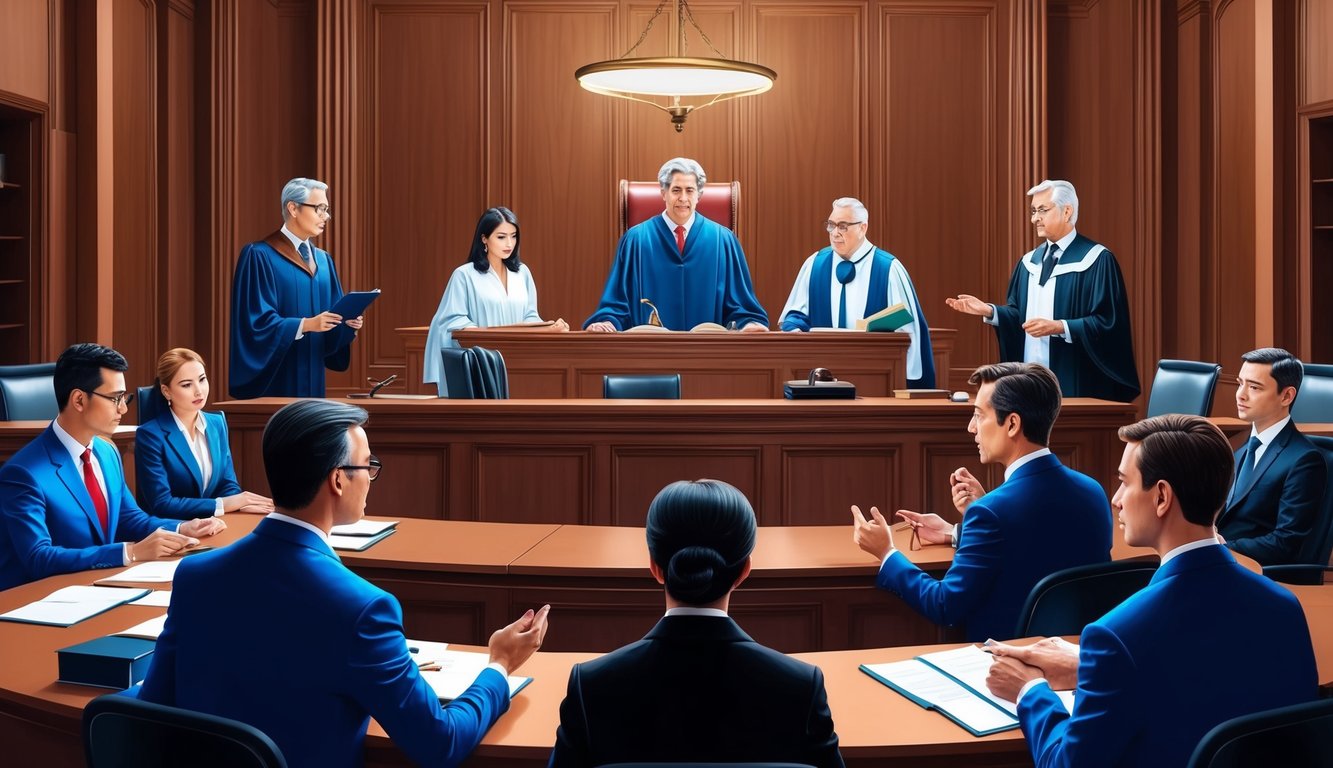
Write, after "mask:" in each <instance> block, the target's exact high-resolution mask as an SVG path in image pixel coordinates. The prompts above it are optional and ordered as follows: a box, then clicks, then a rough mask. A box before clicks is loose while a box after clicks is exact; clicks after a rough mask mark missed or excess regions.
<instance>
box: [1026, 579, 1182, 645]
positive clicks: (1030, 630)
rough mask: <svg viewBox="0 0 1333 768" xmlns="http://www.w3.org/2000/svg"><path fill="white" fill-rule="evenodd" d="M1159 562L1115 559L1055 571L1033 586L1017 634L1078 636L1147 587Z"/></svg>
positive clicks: (1027, 635) (1029, 635)
mask: <svg viewBox="0 0 1333 768" xmlns="http://www.w3.org/2000/svg"><path fill="white" fill-rule="evenodd" d="M1156 572H1157V563H1155V562H1145V561H1138V560H1114V561H1112V562H1109V563H1094V564H1092V565H1079V566H1075V567H1073V568H1066V569H1065V570H1063V571H1056V572H1055V573H1052V574H1051V575H1049V576H1047V577H1046V578H1044V579H1042V580H1041V581H1039V582H1037V586H1035V587H1033V588H1032V592H1031V594H1029V595H1028V599H1027V603H1026V604H1025V605H1024V606H1023V610H1022V611H1020V612H1019V614H1018V626H1017V627H1016V628H1015V629H1014V637H1031V636H1035V635H1043V636H1046V637H1053V636H1055V635H1077V634H1081V633H1082V632H1083V628H1084V627H1086V626H1087V625H1088V624H1090V623H1092V622H1094V621H1096V620H1097V619H1100V618H1101V617H1102V616H1103V615H1105V614H1106V612H1107V611H1109V610H1111V609H1112V608H1114V607H1116V606H1117V605H1120V603H1122V602H1124V600H1125V598H1127V597H1129V596H1130V595H1132V594H1134V593H1135V592H1138V591H1139V590H1140V589H1143V587H1145V586H1147V584H1148V582H1149V581H1150V580H1151V579H1152V575H1153V574H1154V573H1156Z"/></svg>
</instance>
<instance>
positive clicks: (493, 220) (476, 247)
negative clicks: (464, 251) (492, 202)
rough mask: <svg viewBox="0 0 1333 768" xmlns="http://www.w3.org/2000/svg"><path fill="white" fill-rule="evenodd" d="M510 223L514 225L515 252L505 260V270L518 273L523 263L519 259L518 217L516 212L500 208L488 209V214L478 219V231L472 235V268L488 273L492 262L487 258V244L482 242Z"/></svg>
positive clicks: (470, 252)
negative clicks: (503, 224) (498, 228)
mask: <svg viewBox="0 0 1333 768" xmlns="http://www.w3.org/2000/svg"><path fill="white" fill-rule="evenodd" d="M506 221H507V222H509V223H510V224H513V225H514V250H513V252H512V253H510V254H509V258H507V259H505V260H504V265H505V268H506V269H508V270H509V271H510V272H517V271H518V268H519V266H520V265H521V264H522V263H523V262H522V261H519V258H518V246H519V243H520V242H521V240H520V238H519V236H518V217H517V216H515V215H514V212H513V211H511V210H509V209H508V208H505V207H503V206H499V207H496V208H487V209H486V212H485V213H483V214H482V215H481V218H480V219H477V231H476V233H475V234H473V235H472V249H471V250H470V251H468V255H467V259H468V261H470V262H472V266H473V268H474V269H476V270H477V271H478V272H486V271H487V270H489V269H490V268H491V262H490V260H488V259H487V258H486V244H485V243H483V242H482V241H481V239H482V238H483V237H490V236H491V233H492V232H494V231H495V230H496V228H497V227H499V226H500V224H502V223H503V222H506Z"/></svg>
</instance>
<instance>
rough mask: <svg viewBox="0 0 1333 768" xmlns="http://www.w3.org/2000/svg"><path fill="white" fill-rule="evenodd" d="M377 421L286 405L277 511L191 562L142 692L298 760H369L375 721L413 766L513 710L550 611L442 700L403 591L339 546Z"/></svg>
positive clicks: (276, 431) (524, 624)
mask: <svg viewBox="0 0 1333 768" xmlns="http://www.w3.org/2000/svg"><path fill="white" fill-rule="evenodd" d="M365 422H366V412H365V411H364V410H363V409H361V408H357V407H355V406H350V405H347V404H345V403H337V402H333V401H329V400H313V399H311V400H299V401H297V402H294V403H291V404H289V405H287V406H285V407H284V408H282V409H281V410H279V411H278V412H277V413H275V414H273V418H271V419H269V422H268V426H267V427H265V429H264V438H263V455H264V470H265V472H266V473H267V475H268V482H269V488H270V489H271V491H272V493H273V504H274V506H275V507H276V508H277V511H275V512H273V513H272V514H270V515H269V516H268V517H266V518H265V519H264V520H262V521H260V523H259V525H258V526H256V527H255V530H254V532H253V533H251V534H250V535H248V536H246V537H245V538H243V539H241V540H240V541H238V542H236V543H235V544H232V545H231V546H229V547H226V548H223V549H219V550H217V551H216V552H209V553H206V554H202V555H199V556H197V557H191V558H189V559H188V560H187V561H185V562H183V563H181V565H180V568H179V569H177V571H176V578H175V580H174V582H173V586H172V592H173V596H172V600H171V608H170V609H169V610H168V612H167V622H166V626H165V627H164V629H163V631H162V635H161V636H160V637H159V638H158V640H157V651H156V652H155V653H154V654H153V663H152V666H151V667H150V668H149V670H148V675H147V677H146V678H145V680H144V684H143V688H142V690H140V691H139V692H138V696H139V698H141V699H144V700H146V701H152V702H156V703H159V704H167V705H171V706H177V707H184V708H186V709H191V710H194V711H196V712H205V713H207V714H211V715H217V716H221V717H229V718H232V719H235V720H240V721H241V722H244V723H248V724H250V725H253V726H254V727H256V728H258V729H259V730H260V731H263V732H264V733H265V734H266V735H267V736H268V737H269V738H271V739H273V741H274V743H275V744H277V745H278V748H279V749H280V750H281V751H282V754H283V757H285V758H286V763H287V765H290V766H293V768H296V767H297V766H320V768H338V767H340V766H346V767H347V768H351V766H359V765H361V764H362V761H363V757H364V754H363V752H364V742H365V737H366V726H367V725H368V724H369V720H370V718H371V717H374V718H375V722H377V723H379V724H380V726H381V727H383V728H384V730H385V731H386V732H387V733H388V734H389V738H391V739H393V741H394V744H396V745H397V746H398V747H399V749H401V750H402V751H403V752H404V753H405V754H406V755H407V756H408V758H409V759H410V760H411V761H412V762H413V763H414V764H417V765H450V766H452V765H458V764H459V763H461V762H462V761H463V760H464V759H465V758H466V757H467V756H468V755H469V754H470V753H471V752H472V750H473V749H474V748H476V746H477V744H478V743H479V742H480V741H481V738H482V736H484V735H486V731H487V730H488V729H489V728H490V727H491V726H492V725H494V724H495V721H496V720H498V719H499V717H500V716H501V715H503V714H504V713H505V711H506V710H508V709H509V683H508V680H507V677H506V676H507V675H509V674H511V673H513V672H514V671H516V670H517V669H518V668H519V667H520V666H521V665H522V664H523V663H524V662H525V661H527V660H528V658H529V657H530V656H532V654H533V652H534V651H536V650H537V648H538V647H540V646H541V643H542V639H543V638H544V637H545V635H546V626H547V624H546V616H547V613H548V612H549V611H550V606H543V607H542V608H541V609H540V610H538V611H531V610H529V611H527V612H526V613H524V614H523V616H521V617H520V618H519V619H518V620H517V621H515V622H514V623H512V624H510V625H509V626H506V627H503V628H501V629H499V630H497V631H496V632H495V633H494V634H492V635H491V638H490V642H489V643H488V647H489V650H490V661H491V664H490V666H488V667H487V668H486V669H484V670H482V672H481V673H480V674H479V675H478V676H477V678H476V680H475V681H474V682H473V683H472V685H471V686H469V687H468V688H467V690H465V691H463V693H462V695H460V696H459V697H458V698H456V699H454V700H453V701H451V702H450V703H449V704H448V705H447V706H443V707H442V706H440V701H439V699H438V698H437V697H436V695H435V692H434V691H433V690H431V687H430V685H429V684H427V683H426V681H425V679H423V678H422V676H421V673H420V672H419V671H418V669H417V663H416V660H415V659H414V658H413V656H412V652H411V651H410V650H409V648H408V647H407V641H406V639H405V638H404V636H403V612H402V608H401V607H400V606H399V604H398V600H396V599H395V598H394V596H393V595H391V594H389V593H388V592H385V591H384V590H382V589H380V588H379V587H376V586H375V585H373V584H371V583H370V582H368V581H366V580H365V579H363V578H361V577H360V576H358V575H356V574H355V573H352V572H351V571H350V570H348V569H347V567H346V566H345V565H343V563H342V561H341V560H339V559H338V556H337V554H335V553H334V551H333V549H332V547H331V546H330V545H329V540H328V534H329V529H330V528H332V527H333V526H335V525H345V524H348V523H354V522H356V521H357V520H359V519H361V516H362V515H363V514H364V513H365V507H366V496H367V494H368V493H369V491H370V484H371V482H373V481H374V480H375V478H376V477H377V476H378V475H379V472H380V466H379V462H378V461H376V459H375V457H374V456H372V455H371V453H370V442H369V440H368V439H367V437H366V431H365V429H364V428H363V426H362V425H364V424H365ZM219 649H221V651H222V653H221V656H222V658H221V660H220V662H218V661H215V660H214V657H216V656H218V655H219V653H218V652H219ZM548 682H549V681H548Z"/></svg>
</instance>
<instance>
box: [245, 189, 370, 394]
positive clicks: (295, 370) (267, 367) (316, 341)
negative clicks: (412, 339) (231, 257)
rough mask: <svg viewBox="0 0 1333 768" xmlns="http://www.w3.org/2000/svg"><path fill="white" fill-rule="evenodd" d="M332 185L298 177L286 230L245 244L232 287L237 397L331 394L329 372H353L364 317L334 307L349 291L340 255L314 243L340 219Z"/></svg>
mask: <svg viewBox="0 0 1333 768" xmlns="http://www.w3.org/2000/svg"><path fill="white" fill-rule="evenodd" d="M328 189H329V185H328V184H325V183H324V182H322V181H316V180H315V179H292V180H291V181H289V182H287V184H286V186H284V187H283V188H282V220H283V223H282V227H281V228H280V229H278V231H277V232H274V233H273V234H271V235H269V236H268V237H266V238H264V239H263V240H260V241H259V242H256V243H250V244H249V245H247V246H245V247H244V248H242V249H241V255H240V258H238V259H237V261H236V273H235V275H234V277H233V281H232V289H231V369H230V371H229V377H230V389H231V395H232V397H241V398H249V397H323V396H324V369H325V368H328V369H329V370H331V371H345V370H347V366H348V365H350V364H351V349H350V345H351V343H352V340H353V339H355V338H356V333H357V331H359V330H360V329H361V325H362V318H360V317H350V318H348V317H341V316H339V315H337V314H335V313H334V312H332V311H330V310H331V309H332V308H333V305H334V304H336V303H337V302H338V300H339V299H341V298H342V296H343V289H342V283H340V282H338V270H337V269H336V268H334V264H333V257H332V256H330V255H329V254H328V252H327V251H324V250H321V249H319V248H317V247H315V245H314V239H315V238H316V237H318V236H319V235H321V234H323V233H324V227H326V226H327V225H328V223H329V219H330V218H331V217H332V216H333V208H332V207H331V206H330V205H329V193H328Z"/></svg>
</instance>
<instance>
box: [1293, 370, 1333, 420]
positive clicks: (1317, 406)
mask: <svg viewBox="0 0 1333 768" xmlns="http://www.w3.org/2000/svg"><path fill="white" fill-rule="evenodd" d="M1291 418H1292V419H1293V420H1295V421H1296V423H1297V424H1309V423H1318V424H1322V423H1326V422H1330V421H1333V365H1329V364H1320V363H1306V365H1305V376H1304V378H1302V379H1301V390H1300V392H1299V393H1298V394H1297V395H1296V402H1294V403H1292V404H1291Z"/></svg>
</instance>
